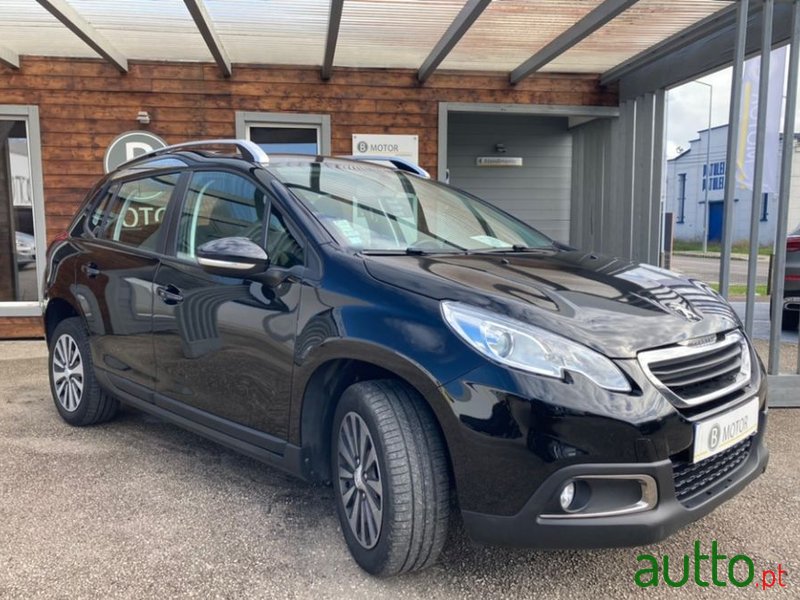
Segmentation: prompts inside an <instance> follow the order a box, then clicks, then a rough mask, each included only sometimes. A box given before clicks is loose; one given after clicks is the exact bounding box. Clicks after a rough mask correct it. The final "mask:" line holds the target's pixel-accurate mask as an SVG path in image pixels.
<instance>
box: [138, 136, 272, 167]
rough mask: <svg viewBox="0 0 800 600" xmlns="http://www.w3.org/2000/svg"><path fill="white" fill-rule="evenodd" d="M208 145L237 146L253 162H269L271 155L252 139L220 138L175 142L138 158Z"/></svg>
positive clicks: (246, 158) (243, 155) (245, 157)
mask: <svg viewBox="0 0 800 600" xmlns="http://www.w3.org/2000/svg"><path fill="white" fill-rule="evenodd" d="M208 146H235V147H236V149H237V150H238V151H239V153H240V154H241V155H242V157H243V158H244V159H245V160H249V161H251V162H256V163H261V164H268V163H269V156H268V155H267V153H266V152H264V150H263V148H261V146H259V145H258V144H255V143H253V142H251V141H250V140H234V139H219V140H198V141H196V142H184V143H183V144H173V145H172V146H166V147H164V148H159V149H158V150H154V151H153V152H148V153H147V154H144V155H142V156H138V157H137V158H136V160H140V159H142V158H152V157H154V156H163V155H164V154H172V153H173V152H180V151H182V150H191V149H192V148H203V147H208Z"/></svg>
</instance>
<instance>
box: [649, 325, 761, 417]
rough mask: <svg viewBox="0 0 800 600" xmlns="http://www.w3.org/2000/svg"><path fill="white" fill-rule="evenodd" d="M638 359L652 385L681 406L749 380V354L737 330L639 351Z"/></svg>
mask: <svg viewBox="0 0 800 600" xmlns="http://www.w3.org/2000/svg"><path fill="white" fill-rule="evenodd" d="M639 362H640V364H641V365H642V368H643V369H644V371H645V373H646V374H647V376H648V377H649V378H650V379H651V381H653V383H654V384H655V385H656V387H658V388H660V389H662V390H668V391H669V392H671V393H672V395H673V397H674V398H676V399H677V400H678V404H679V405H683V406H695V405H697V404H701V403H703V402H707V401H709V400H713V399H716V398H721V397H722V396H725V395H727V394H730V393H731V392H734V391H736V390H738V389H741V388H743V387H744V386H746V385H747V384H748V383H749V381H750V365H751V361H750V353H749V350H748V348H747V343H746V342H745V340H744V337H743V336H742V334H741V333H739V332H737V331H734V332H731V333H729V334H727V335H723V336H718V337H715V338H713V339H711V340H710V342H709V343H706V344H703V345H698V346H692V345H676V346H672V347H670V348H663V349H660V350H652V351H648V352H642V353H640V354H639Z"/></svg>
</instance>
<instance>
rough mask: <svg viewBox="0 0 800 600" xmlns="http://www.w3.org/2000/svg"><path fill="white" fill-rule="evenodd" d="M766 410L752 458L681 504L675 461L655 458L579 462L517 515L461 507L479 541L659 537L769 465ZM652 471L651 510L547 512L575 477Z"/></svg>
mask: <svg viewBox="0 0 800 600" xmlns="http://www.w3.org/2000/svg"><path fill="white" fill-rule="evenodd" d="M766 421H767V418H766V413H761V415H760V419H759V429H758V433H757V434H756V435H755V436H754V437H753V439H752V443H751V446H750V451H749V454H748V457H747V459H746V460H745V461H744V462H743V463H742V464H741V465H739V466H738V467H737V468H736V470H735V471H733V472H732V473H730V474H728V475H726V476H725V477H723V478H721V479H720V480H719V481H717V482H715V483H713V484H712V485H710V486H709V487H708V488H707V489H704V490H703V493H702V495H701V497H699V498H698V497H695V498H693V499H692V501H691V502H685V503H681V502H680V501H679V500H678V499H677V497H676V494H675V485H674V479H673V464H672V461H670V460H661V461H657V462H651V463H613V464H580V465H571V466H568V467H564V468H563V469H559V470H558V471H556V472H555V473H553V474H552V475H551V476H550V477H548V478H547V479H546V480H545V481H544V483H543V484H542V485H541V487H540V488H539V489H538V490H537V491H536V492H535V493H534V495H533V496H531V498H530V500H528V502H527V503H526V504H525V505H524V506H523V508H522V510H520V511H519V512H518V513H517V514H515V515H511V516H497V515H489V514H483V513H477V512H471V511H462V514H463V519H464V526H465V528H466V530H467V533H468V534H469V535H470V537H471V538H472V539H473V540H475V541H477V542H480V543H487V544H499V545H507V546H523V547H529V548H545V549H561V548H608V547H620V546H639V545H643V544H651V543H654V542H658V541H660V540H662V539H664V538H666V537H668V536H669V535H671V534H672V533H674V532H675V531H677V530H678V529H680V528H682V527H684V526H686V525H687V524H689V523H691V522H693V521H696V520H697V519H700V518H701V517H703V516H705V515H707V514H708V513H710V512H711V511H712V510H714V509H715V508H716V507H717V506H719V505H720V504H722V503H723V502H725V501H726V500H729V499H730V498H732V497H733V496H735V495H736V494H738V493H739V492H740V491H741V490H742V489H743V488H744V487H745V486H746V485H747V484H748V483H750V482H751V481H753V480H754V479H755V478H756V477H758V476H759V475H761V473H763V472H764V471H765V470H766V467H767V462H768V460H769V452H768V450H767V448H766V446H765V445H764V435H765V429H766ZM626 474H627V475H649V476H651V477H653V479H655V481H656V482H657V485H658V503H657V504H656V507H655V508H654V509H652V510H648V511H644V512H637V513H632V514H626V515H619V516H610V517H588V518H576V519H563V518H561V519H555V518H547V517H542V514H546V513H547V512H548V511H547V509H546V506H547V505H548V502H549V500H550V499H551V498H552V497H553V496H554V495H555V494H557V490H559V489H560V488H561V486H562V485H563V484H564V483H566V482H567V481H569V480H570V479H572V478H574V477H576V476H581V475H626Z"/></svg>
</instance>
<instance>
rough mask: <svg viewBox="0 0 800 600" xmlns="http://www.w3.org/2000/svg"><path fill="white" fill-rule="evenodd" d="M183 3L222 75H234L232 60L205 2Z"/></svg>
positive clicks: (192, 0) (190, 1) (188, 1)
mask: <svg viewBox="0 0 800 600" xmlns="http://www.w3.org/2000/svg"><path fill="white" fill-rule="evenodd" d="M183 2H184V4H186V8H188V9H189V14H191V15H192V19H194V23H195V25H197V29H198V30H200V35H201V36H203V41H204V42H205V43H206V46H208V49H209V51H210V52H211V55H212V56H213V57H214V60H215V61H216V63H217V65H218V66H219V68H220V71H222V75H223V76H225V77H230V76H231V73H232V70H231V59H230V58H229V57H228V53H227V52H225V48H223V46H222V42H221V41H220V39H219V36H218V35H217V31H216V29H215V28H214V24H213V23H212V21H211V17H209V16H208V11H206V7H205V4H203V0H183Z"/></svg>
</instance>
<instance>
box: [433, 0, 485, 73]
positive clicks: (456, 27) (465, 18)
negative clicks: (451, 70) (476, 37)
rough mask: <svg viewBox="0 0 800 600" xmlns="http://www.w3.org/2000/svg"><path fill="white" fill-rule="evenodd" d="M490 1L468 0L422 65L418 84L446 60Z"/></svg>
mask: <svg viewBox="0 0 800 600" xmlns="http://www.w3.org/2000/svg"><path fill="white" fill-rule="evenodd" d="M490 3H491V0H469V2H467V3H466V4H465V5H464V8H462V9H461V11H460V12H459V13H458V15H456V18H455V19H453V22H452V23H450V27H448V28H447V31H445V32H444V35H442V37H441V38H440V39H439V41H438V42H437V43H436V45H435V46H434V47H433V50H431V53H430V54H429V55H428V58H426V59H425V61H424V62H423V63H422V66H421V67H420V68H419V71H418V72H417V79H418V80H419V82H420V83H425V82H426V81H427V80H428V78H429V77H430V76H431V75H433V72H434V71H435V70H436V69H437V68H438V66H439V65H440V64H441V63H442V61H443V60H444V59H445V58H447V55H448V54H450V51H451V50H452V49H453V48H454V47H455V45H456V44H457V43H458V42H459V40H460V39H461V38H462V37H464V34H465V33H467V31H468V30H469V28H470V27H472V24H473V23H474V22H475V20H476V19H477V18H478V17H479V16H480V15H481V13H482V12H483V11H484V9H485V8H486V7H487V6H489V4H490Z"/></svg>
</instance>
